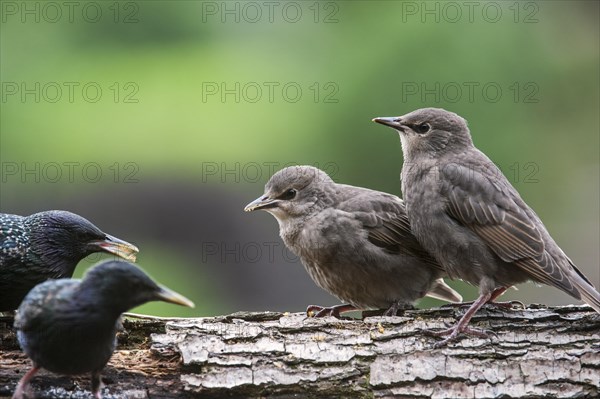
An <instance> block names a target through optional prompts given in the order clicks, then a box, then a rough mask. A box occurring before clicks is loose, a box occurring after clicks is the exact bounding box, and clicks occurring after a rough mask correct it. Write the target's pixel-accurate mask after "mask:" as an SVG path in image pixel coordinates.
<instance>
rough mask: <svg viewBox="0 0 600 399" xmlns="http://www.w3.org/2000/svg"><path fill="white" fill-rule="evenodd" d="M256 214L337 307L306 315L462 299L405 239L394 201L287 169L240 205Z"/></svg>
mask: <svg viewBox="0 0 600 399" xmlns="http://www.w3.org/2000/svg"><path fill="white" fill-rule="evenodd" d="M255 210H264V211H267V212H269V213H270V214H271V215H273V216H274V217H275V219H277V222H278V224H279V232H280V236H281V238H282V240H283V241H284V243H285V245H286V246H287V247H288V248H289V249H290V250H291V251H292V252H293V253H294V254H295V255H296V256H298V257H299V258H300V259H301V261H302V263H303V265H304V267H305V269H306V270H307V272H308V274H309V275H310V277H311V278H312V280H313V281H314V282H315V283H316V284H317V285H318V286H319V287H321V288H322V289H324V290H325V291H327V292H329V293H330V294H332V295H334V296H335V297H337V298H338V299H340V300H341V301H342V302H343V304H341V305H336V306H332V307H323V306H317V305H310V306H308V308H307V314H309V315H314V316H316V317H324V316H334V317H340V313H342V312H348V311H353V310H370V309H377V310H386V314H387V315H394V314H396V313H397V311H398V310H399V309H400V308H402V307H404V306H405V305H411V304H412V303H413V302H414V301H416V300H417V299H419V298H421V297H424V296H429V297H433V298H437V299H440V300H445V301H452V302H460V301H462V297H461V296H460V294H458V293H457V292H456V291H454V290H453V289H452V288H451V287H449V286H448V285H447V284H446V283H445V282H444V280H443V279H442V277H443V274H444V273H443V269H442V268H441V267H440V265H439V264H438V263H437V262H436V261H435V259H434V258H433V257H432V256H431V255H430V254H428V253H427V251H425V250H424V249H423V248H422V247H421V245H419V243H418V241H417V240H416V238H415V237H414V236H413V235H412V233H411V229H410V224H409V222H408V218H407V215H406V211H405V208H404V203H403V202H402V200H401V199H400V198H398V197H396V196H395V195H392V194H387V193H384V192H380V191H375V190H370V189H367V188H362V187H354V186H350V185H345V184H338V183H335V182H334V181H333V180H332V179H331V178H330V177H329V175H327V173H325V172H324V171H322V170H320V169H318V168H315V167H312V166H306V165H303V166H290V167H287V168H284V169H282V170H280V171H278V172H276V173H275V174H274V175H273V176H272V177H271V178H270V179H269V181H268V182H267V184H266V186H265V190H264V194H263V195H262V196H260V197H259V198H257V199H256V200H254V201H252V202H251V203H249V204H248V205H247V206H246V207H245V211H247V212H251V211H255Z"/></svg>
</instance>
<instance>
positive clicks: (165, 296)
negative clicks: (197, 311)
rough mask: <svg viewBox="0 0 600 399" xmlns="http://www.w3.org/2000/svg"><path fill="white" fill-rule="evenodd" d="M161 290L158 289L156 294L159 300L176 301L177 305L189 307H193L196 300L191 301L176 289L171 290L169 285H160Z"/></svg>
mask: <svg viewBox="0 0 600 399" xmlns="http://www.w3.org/2000/svg"><path fill="white" fill-rule="evenodd" d="M159 288H160V291H158V292H157V293H156V295H155V298H156V300H157V301H164V302H169V303H174V304H175V305H181V306H187V307H188V308H193V307H194V306H195V305H194V302H192V301H190V300H189V299H187V298H186V297H184V296H183V295H180V294H178V293H176V292H175V291H171V290H170V289H168V288H167V287H164V286H162V285H161V286H159Z"/></svg>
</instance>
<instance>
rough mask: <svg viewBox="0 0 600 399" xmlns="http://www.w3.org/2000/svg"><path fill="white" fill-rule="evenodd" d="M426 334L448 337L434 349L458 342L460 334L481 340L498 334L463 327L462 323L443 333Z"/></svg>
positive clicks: (428, 333) (437, 343)
mask: <svg viewBox="0 0 600 399" xmlns="http://www.w3.org/2000/svg"><path fill="white" fill-rule="evenodd" d="M425 334H427V335H431V336H434V337H443V336H447V337H446V338H445V339H443V340H441V341H440V342H436V343H435V344H434V345H433V348H434V349H438V348H442V347H444V346H446V345H447V344H449V343H450V342H453V341H456V340H457V339H458V338H459V336H460V334H466V335H472V336H475V337H479V338H489V337H490V335H494V336H496V333H494V332H493V331H489V330H483V329H481V328H474V327H468V326H461V325H460V323H457V324H456V325H455V326H453V327H450V328H447V329H445V330H442V331H425Z"/></svg>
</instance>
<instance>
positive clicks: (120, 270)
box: [79, 260, 194, 314]
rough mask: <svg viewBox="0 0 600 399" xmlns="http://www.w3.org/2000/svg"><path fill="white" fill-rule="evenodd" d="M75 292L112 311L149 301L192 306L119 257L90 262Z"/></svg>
mask: <svg viewBox="0 0 600 399" xmlns="http://www.w3.org/2000/svg"><path fill="white" fill-rule="evenodd" d="M79 292H80V295H84V296H89V298H86V299H88V300H89V299H94V300H95V301H97V302H98V303H100V304H101V305H102V306H106V307H107V309H108V310H109V311H112V312H114V313H115V314H121V313H123V312H125V311H127V310H129V309H131V308H134V307H136V306H140V305H143V304H144V303H146V302H151V301H163V302H169V303H173V304H176V305H182V306H188V307H190V308H193V307H194V303H193V302H192V301H190V300H189V299H187V298H186V297H184V296H183V295H180V294H178V293H177V292H175V291H172V290H170V289H169V288H167V287H164V286H162V285H160V284H157V283H156V282H155V281H154V280H152V279H151V278H150V277H149V276H148V275H147V274H146V273H145V272H144V271H143V270H142V269H140V268H139V267H138V266H136V265H134V264H133V263H129V262H125V261H122V260H105V261H102V262H100V263H98V264H96V265H95V266H93V267H92V268H91V269H90V270H89V271H88V272H87V273H86V274H85V276H84V277H83V279H82V281H81V286H80V289H79Z"/></svg>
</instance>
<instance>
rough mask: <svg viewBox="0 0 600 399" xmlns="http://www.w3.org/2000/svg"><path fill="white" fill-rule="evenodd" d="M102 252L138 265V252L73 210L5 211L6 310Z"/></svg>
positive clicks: (0, 301)
mask: <svg viewBox="0 0 600 399" xmlns="http://www.w3.org/2000/svg"><path fill="white" fill-rule="evenodd" d="M101 251H103V252H109V253H112V254H115V255H118V256H120V257H122V258H124V259H127V260H131V261H135V257H136V253H137V252H138V249H137V247H136V246H135V245H132V244H130V243H128V242H125V241H122V240H120V239H118V238H116V237H113V236H110V235H108V234H106V233H104V232H102V231H101V230H100V229H99V228H98V227H96V226H94V225H93V224H92V223H90V222H89V221H88V220H86V219H84V218H82V217H81V216H79V215H75V214H74V213H71V212H66V211H46V212H40V213H35V214H33V215H31V216H26V217H24V216H18V215H9V214H5V213H1V214H0V312H5V311H11V310H15V309H16V308H17V307H18V306H19V304H20V303H21V301H22V300H23V298H24V297H25V295H26V294H27V293H28V292H29V290H30V289H32V288H33V287H35V286H36V285H37V284H39V283H42V282H44V281H46V280H48V279H57V278H66V277H71V276H73V271H74V270H75V266H77V263H79V261H80V260H81V259H83V258H85V257H86V256H88V255H90V254H92V253H94V252H101Z"/></svg>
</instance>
